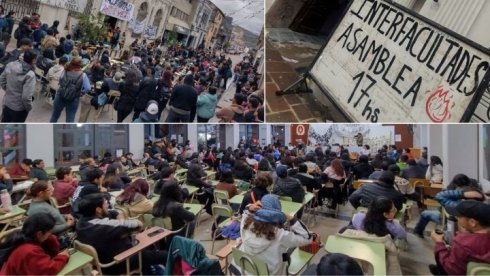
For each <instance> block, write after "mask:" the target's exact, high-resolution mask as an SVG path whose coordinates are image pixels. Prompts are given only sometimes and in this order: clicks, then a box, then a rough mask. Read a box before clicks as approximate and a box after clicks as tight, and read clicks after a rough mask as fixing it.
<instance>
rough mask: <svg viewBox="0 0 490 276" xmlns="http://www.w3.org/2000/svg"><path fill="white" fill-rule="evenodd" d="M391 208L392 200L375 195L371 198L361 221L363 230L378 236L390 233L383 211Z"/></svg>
mask: <svg viewBox="0 0 490 276" xmlns="http://www.w3.org/2000/svg"><path fill="white" fill-rule="evenodd" d="M391 208H393V202H392V201H391V200H390V199H388V198H386V197H377V198H376V199H375V200H373V202H371V205H370V206H369V209H368V211H367V213H366V217H365V218H364V221H363V226H364V231H366V232H367V233H369V234H375V235H376V236H378V237H383V236H386V235H388V234H390V235H391V233H390V231H388V228H387V227H386V218H385V216H384V213H389V212H390V211H391Z"/></svg>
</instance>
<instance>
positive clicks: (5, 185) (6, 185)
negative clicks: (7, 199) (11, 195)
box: [0, 179, 14, 192]
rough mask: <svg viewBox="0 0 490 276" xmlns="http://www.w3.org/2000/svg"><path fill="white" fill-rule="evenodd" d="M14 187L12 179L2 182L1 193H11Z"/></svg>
mask: <svg viewBox="0 0 490 276" xmlns="http://www.w3.org/2000/svg"><path fill="white" fill-rule="evenodd" d="M13 186H14V182H12V179H3V180H0V191H1V190H7V191H9V192H11V191H12V187H13Z"/></svg>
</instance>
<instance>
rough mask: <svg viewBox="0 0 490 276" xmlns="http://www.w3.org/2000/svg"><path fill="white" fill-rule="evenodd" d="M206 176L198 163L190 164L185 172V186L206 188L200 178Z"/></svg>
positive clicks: (205, 184)
mask: <svg viewBox="0 0 490 276" xmlns="http://www.w3.org/2000/svg"><path fill="white" fill-rule="evenodd" d="M204 176H206V172H205V171H204V170H203V168H202V167H201V165H200V164H199V163H191V164H190V165H189V169H188V170H187V184H189V185H193V186H196V187H199V188H203V187H208V186H209V184H207V183H206V182H205V181H204V180H202V177H204Z"/></svg>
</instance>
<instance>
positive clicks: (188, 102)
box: [169, 84, 197, 111]
mask: <svg viewBox="0 0 490 276" xmlns="http://www.w3.org/2000/svg"><path fill="white" fill-rule="evenodd" d="M196 104H197V92H196V90H195V89H194V87H192V86H190V85H187V84H180V85H177V86H175V87H174V89H173V90H172V94H171V96H170V101H169V105H171V106H173V107H176V108H178V109H182V110H185V111H191V110H192V109H193V108H195V107H196Z"/></svg>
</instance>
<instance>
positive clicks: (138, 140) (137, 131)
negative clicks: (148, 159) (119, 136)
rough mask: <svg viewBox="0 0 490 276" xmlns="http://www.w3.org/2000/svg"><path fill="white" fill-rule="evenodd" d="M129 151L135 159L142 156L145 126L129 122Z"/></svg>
mask: <svg viewBox="0 0 490 276" xmlns="http://www.w3.org/2000/svg"><path fill="white" fill-rule="evenodd" d="M128 131H129V151H130V152H132V153H133V155H134V157H135V159H140V158H142V157H143V153H144V148H143V147H142V146H141V145H144V144H145V126H144V125H143V124H129V130H128Z"/></svg>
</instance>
